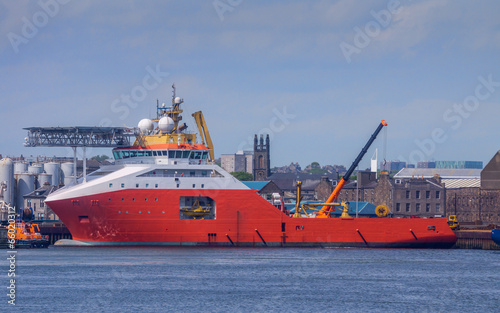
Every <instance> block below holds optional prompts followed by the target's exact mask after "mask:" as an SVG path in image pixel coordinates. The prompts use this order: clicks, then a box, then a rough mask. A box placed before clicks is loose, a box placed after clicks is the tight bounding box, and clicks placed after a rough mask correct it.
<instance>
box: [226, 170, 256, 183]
mask: <svg viewBox="0 0 500 313" xmlns="http://www.w3.org/2000/svg"><path fill="white" fill-rule="evenodd" d="M230 174H231V175H233V176H234V177H235V178H236V179H237V180H239V181H249V180H253V176H252V174H250V173H247V172H231V173H230Z"/></svg>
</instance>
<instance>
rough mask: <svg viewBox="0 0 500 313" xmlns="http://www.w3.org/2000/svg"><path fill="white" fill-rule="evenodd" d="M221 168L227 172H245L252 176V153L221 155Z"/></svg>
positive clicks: (240, 152) (242, 152) (239, 152)
mask: <svg viewBox="0 0 500 313" xmlns="http://www.w3.org/2000/svg"><path fill="white" fill-rule="evenodd" d="M221 167H222V168H223V169H224V170H226V171H227V172H229V173H231V172H246V173H249V174H253V151H238V152H236V153H235V154H222V155H221Z"/></svg>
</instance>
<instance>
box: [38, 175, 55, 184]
mask: <svg viewBox="0 0 500 313" xmlns="http://www.w3.org/2000/svg"><path fill="white" fill-rule="evenodd" d="M44 185H53V184H52V175H50V174H46V173H42V174H38V186H37V187H38V188H40V187H43V186H44Z"/></svg>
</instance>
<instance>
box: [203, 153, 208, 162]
mask: <svg viewBox="0 0 500 313" xmlns="http://www.w3.org/2000/svg"><path fill="white" fill-rule="evenodd" d="M207 158H208V152H207V151H205V152H203V160H206V159H207Z"/></svg>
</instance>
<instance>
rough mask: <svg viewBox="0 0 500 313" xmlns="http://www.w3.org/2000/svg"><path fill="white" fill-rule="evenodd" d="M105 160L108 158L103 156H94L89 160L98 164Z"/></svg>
mask: <svg viewBox="0 0 500 313" xmlns="http://www.w3.org/2000/svg"><path fill="white" fill-rule="evenodd" d="M107 159H109V156H107V155H105V154H103V155H96V156H94V157H92V158H91V160H96V161H99V162H102V161H106V160H107Z"/></svg>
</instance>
